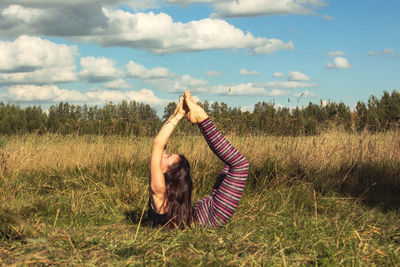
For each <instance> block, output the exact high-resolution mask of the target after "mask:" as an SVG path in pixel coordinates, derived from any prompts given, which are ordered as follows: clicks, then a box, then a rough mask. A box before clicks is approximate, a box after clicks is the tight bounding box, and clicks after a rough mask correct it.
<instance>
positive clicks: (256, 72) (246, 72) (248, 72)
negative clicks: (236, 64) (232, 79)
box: [239, 69, 261, 76]
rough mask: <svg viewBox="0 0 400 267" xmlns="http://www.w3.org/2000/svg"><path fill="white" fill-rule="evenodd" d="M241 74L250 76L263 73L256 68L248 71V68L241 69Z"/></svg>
mask: <svg viewBox="0 0 400 267" xmlns="http://www.w3.org/2000/svg"><path fill="white" fill-rule="evenodd" d="M239 74H240V75H243V76H249V75H260V74H261V73H259V72H258V71H255V70H250V71H248V70H246V69H240V71H239Z"/></svg>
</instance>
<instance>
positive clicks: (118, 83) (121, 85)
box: [106, 79, 132, 90]
mask: <svg viewBox="0 0 400 267" xmlns="http://www.w3.org/2000/svg"><path fill="white" fill-rule="evenodd" d="M106 88H108V89H114V90H116V89H130V88H132V85H130V84H128V83H127V82H126V81H125V80H124V79H117V80H113V81H111V82H108V83H106Z"/></svg>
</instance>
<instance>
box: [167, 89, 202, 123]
mask: <svg viewBox="0 0 400 267" xmlns="http://www.w3.org/2000/svg"><path fill="white" fill-rule="evenodd" d="M185 115H186V117H187V119H188V120H189V121H190V122H191V123H199V122H202V121H203V120H205V119H207V118H208V115H207V113H206V112H205V111H204V109H203V108H202V107H201V106H199V105H198V104H197V103H196V102H195V101H194V100H193V98H192V95H191V93H190V91H186V92H185V93H184V94H183V97H181V98H180V99H179V102H178V105H177V106H176V109H175V111H174V113H173V114H172V115H171V117H170V118H169V119H168V121H167V122H169V123H172V124H173V125H174V126H176V125H177V124H178V122H179V121H180V120H181V119H182V118H183V117H184V116H185Z"/></svg>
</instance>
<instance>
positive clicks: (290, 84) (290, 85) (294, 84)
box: [263, 81, 317, 89]
mask: <svg viewBox="0 0 400 267" xmlns="http://www.w3.org/2000/svg"><path fill="white" fill-rule="evenodd" d="M263 86H265V87H266V88H275V89H295V88H305V87H306V88H309V87H316V86H317V84H315V83H305V82H299V81H287V82H283V81H273V82H266V83H264V84H263Z"/></svg>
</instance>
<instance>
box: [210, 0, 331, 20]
mask: <svg viewBox="0 0 400 267" xmlns="http://www.w3.org/2000/svg"><path fill="white" fill-rule="evenodd" d="M324 5H325V1H323V0H301V1H297V0H280V1H271V0H226V1H215V3H214V7H215V9H216V11H217V13H216V14H214V16H220V17H221V16H222V17H244V16H260V15H276V14H279V15H287V14H300V15H313V14H315V9H317V8H320V7H321V6H324Z"/></svg>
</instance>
